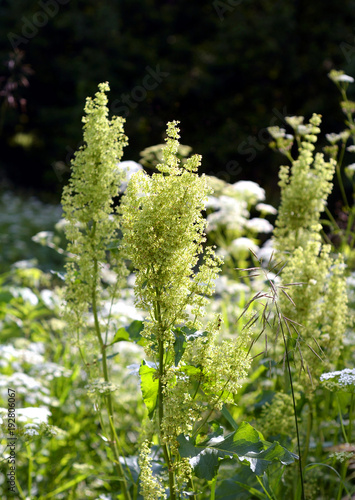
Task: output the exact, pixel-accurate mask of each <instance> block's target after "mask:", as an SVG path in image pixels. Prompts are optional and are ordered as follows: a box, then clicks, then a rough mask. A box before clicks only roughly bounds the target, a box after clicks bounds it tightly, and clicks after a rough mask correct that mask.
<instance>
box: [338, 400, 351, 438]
mask: <svg viewBox="0 0 355 500" xmlns="http://www.w3.org/2000/svg"><path fill="white" fill-rule="evenodd" d="M337 403H338V412H339V420H340V426H341V431H342V433H343V437H344V440H345V442H346V443H348V442H349V439H348V436H347V435H346V431H345V427H344V422H343V416H342V413H341V408H340V401H339V396H338V393H337Z"/></svg>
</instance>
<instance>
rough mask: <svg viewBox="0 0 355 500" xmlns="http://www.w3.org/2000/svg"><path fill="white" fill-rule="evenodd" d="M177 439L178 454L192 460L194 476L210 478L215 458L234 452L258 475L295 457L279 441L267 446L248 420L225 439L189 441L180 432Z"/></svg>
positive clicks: (215, 463)
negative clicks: (201, 441)
mask: <svg viewBox="0 0 355 500" xmlns="http://www.w3.org/2000/svg"><path fill="white" fill-rule="evenodd" d="M177 440H178V442H179V453H180V455H181V456H182V457H188V458H191V459H192V460H191V464H192V465H193V467H194V471H195V474H196V475H197V477H200V478H203V479H208V480H210V479H211V474H212V472H213V471H214V472H215V474H216V473H217V471H218V466H219V460H218V458H223V457H227V456H230V457H232V456H233V455H236V456H237V457H238V458H239V460H241V461H247V462H248V463H249V466H250V468H251V470H252V471H253V472H254V473H255V474H256V475H258V476H262V475H263V474H264V472H265V471H266V469H267V467H268V466H269V465H270V464H271V463H272V462H274V461H279V462H281V463H282V464H290V463H292V462H294V460H295V458H297V456H296V455H294V454H293V453H290V452H289V451H287V450H286V449H285V448H284V447H283V446H281V445H280V444H279V443H277V442H275V443H273V444H271V445H270V443H267V442H266V441H264V440H263V439H262V435H261V434H260V433H259V432H258V431H257V430H256V429H254V428H253V427H252V426H251V425H250V424H248V422H242V423H241V425H240V426H239V427H238V429H237V430H236V431H234V432H232V433H231V434H229V435H228V436H227V437H226V438H225V439H218V438H217V439H216V438H213V439H210V440H209V441H207V442H204V443H201V444H198V445H195V444H193V443H192V442H190V441H188V440H187V439H186V437H185V436H183V435H180V436H178V438H177ZM207 450H210V451H207Z"/></svg>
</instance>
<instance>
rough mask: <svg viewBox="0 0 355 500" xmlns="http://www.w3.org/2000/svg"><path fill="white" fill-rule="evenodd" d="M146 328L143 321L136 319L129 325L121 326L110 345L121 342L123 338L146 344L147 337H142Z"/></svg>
mask: <svg viewBox="0 0 355 500" xmlns="http://www.w3.org/2000/svg"><path fill="white" fill-rule="evenodd" d="M143 329H144V324H143V321H139V320H134V321H133V322H132V323H131V324H130V325H129V326H125V327H122V328H119V329H118V330H117V333H116V335H115V337H114V339H113V341H112V342H111V344H110V345H113V344H116V342H121V341H122V340H126V341H132V342H134V343H135V344H138V345H144V344H145V338H144V337H142V335H141V333H140V332H141V331H142V330H143Z"/></svg>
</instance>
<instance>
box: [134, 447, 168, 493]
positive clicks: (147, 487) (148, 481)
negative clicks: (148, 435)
mask: <svg viewBox="0 0 355 500" xmlns="http://www.w3.org/2000/svg"><path fill="white" fill-rule="evenodd" d="M138 464H139V467H140V469H141V473H140V484H141V494H142V495H143V498H144V500H164V499H166V495H165V490H164V488H163V486H162V485H161V483H160V482H159V480H158V479H157V478H156V477H154V475H153V471H152V459H151V457H150V446H149V443H148V441H144V443H143V444H142V446H141V448H140V453H139V460H138Z"/></svg>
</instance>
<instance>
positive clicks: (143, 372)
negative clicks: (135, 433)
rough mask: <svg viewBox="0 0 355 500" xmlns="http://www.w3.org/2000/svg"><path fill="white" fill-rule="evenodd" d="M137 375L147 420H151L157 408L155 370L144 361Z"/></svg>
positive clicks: (157, 382) (157, 385) (157, 381)
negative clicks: (139, 378)
mask: <svg viewBox="0 0 355 500" xmlns="http://www.w3.org/2000/svg"><path fill="white" fill-rule="evenodd" d="M139 375H140V377H141V390H142V395H143V401H144V404H145V405H146V407H147V409H148V414H149V418H152V416H153V413H154V410H155V408H156V406H157V399H158V389H159V380H158V378H157V377H156V375H157V370H156V368H151V367H149V366H148V365H147V364H146V363H145V361H142V364H141V366H140V368H139Z"/></svg>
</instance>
